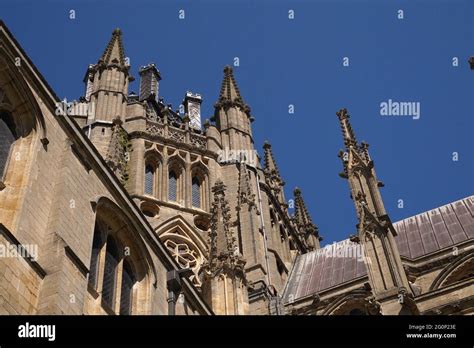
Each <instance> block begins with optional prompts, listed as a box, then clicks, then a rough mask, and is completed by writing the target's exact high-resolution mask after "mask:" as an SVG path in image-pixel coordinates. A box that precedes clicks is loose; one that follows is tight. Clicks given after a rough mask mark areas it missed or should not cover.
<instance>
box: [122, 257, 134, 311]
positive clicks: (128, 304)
mask: <svg viewBox="0 0 474 348" xmlns="http://www.w3.org/2000/svg"><path fill="white" fill-rule="evenodd" d="M133 284H135V279H134V277H133V272H132V268H131V266H130V264H129V262H128V261H125V262H124V264H123V271H122V287H121V291H120V314H121V315H130V314H131V313H132V300H133Z"/></svg>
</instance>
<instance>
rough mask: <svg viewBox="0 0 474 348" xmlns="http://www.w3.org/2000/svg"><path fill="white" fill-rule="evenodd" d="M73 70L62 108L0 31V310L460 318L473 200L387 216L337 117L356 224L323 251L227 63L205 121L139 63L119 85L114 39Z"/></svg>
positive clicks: (473, 298) (118, 36) (118, 45)
mask: <svg viewBox="0 0 474 348" xmlns="http://www.w3.org/2000/svg"><path fill="white" fill-rule="evenodd" d="M99 54H100V52H98V56H99ZM85 63H87V62H85ZM84 67H85V68H86V69H85V70H86V72H85V77H84V96H82V97H80V98H79V99H78V101H74V102H70V103H68V102H67V101H65V100H61V99H60V98H58V97H57V95H56V94H55V92H54V91H53V90H52V89H51V87H50V86H49V85H48V82H47V81H46V80H45V79H44V78H43V76H42V75H41V73H40V72H39V71H38V69H37V68H36V67H35V65H34V64H33V62H32V61H31V60H30V59H29V58H28V56H27V54H26V53H25V51H24V50H23V49H22V48H21V46H20V45H19V43H18V42H17V41H16V40H15V38H14V37H13V35H12V34H11V33H10V32H9V30H8V28H7V27H6V26H5V25H4V24H3V23H1V22H0V314H79V315H81V314H104V315H107V314H108V315H114V314H117V315H129V314H149V315H173V314H177V315H187V314H188V315H191V314H192V315H195V314H201V315H209V314H220V315H234V314H238V315H246V314H262V315H295V314H305V315H307V314H309V315H333V314H336V315H337V314H352V315H354V314H358V315H380V314H382V315H398V314H444V315H447V314H472V313H474V286H473V285H474V278H473V275H474V253H473V250H474V217H473V216H474V196H469V197H466V198H464V199H460V200H458V201H455V202H452V203H449V204H446V205H444V206H441V207H437V208H434V209H433V210H430V211H427V212H424V213H421V214H418V215H416V216H412V217H407V218H406V219H404V220H401V221H397V222H392V221H391V220H390V217H389V215H388V214H387V212H386V211H385V208H384V202H383V199H382V196H381V193H380V188H381V187H382V186H383V184H382V182H381V181H379V180H378V178H377V176H376V171H375V165H374V161H373V160H372V158H371V157H370V153H369V145H368V144H366V143H364V142H359V141H358V140H357V138H356V132H355V131H354V130H353V128H352V126H351V123H350V118H349V117H350V116H349V113H348V111H347V110H346V109H341V110H340V111H339V112H337V118H336V117H334V122H339V123H340V126H341V130H342V143H343V145H344V149H343V150H341V152H340V158H341V174H340V176H341V177H342V178H344V179H345V180H347V182H348V190H349V192H350V195H351V198H352V200H353V201H354V206H355V210H354V213H355V214H356V215H357V217H358V221H359V222H358V224H357V226H356V227H355V228H354V234H353V235H351V236H348V239H347V240H343V241H340V242H338V243H334V244H333V245H328V246H326V247H323V248H322V247H321V246H320V241H321V239H322V237H321V236H320V235H319V231H318V228H317V227H316V225H315V224H314V223H313V221H312V219H311V217H310V215H309V213H308V210H307V208H306V206H305V202H304V200H303V194H302V191H301V190H300V189H298V188H296V189H295V190H294V191H293V194H294V197H293V198H292V203H294V210H292V211H293V212H294V213H292V214H290V212H289V205H288V202H289V200H287V198H286V197H285V194H284V185H285V181H284V179H283V178H282V177H281V175H280V173H279V170H278V166H277V161H276V158H275V155H274V154H273V152H272V147H271V145H270V143H265V144H264V145H263V151H262V154H263V156H262V158H260V157H259V156H258V151H257V147H256V145H255V143H254V138H253V135H252V122H253V121H254V118H253V115H252V113H251V109H250V107H249V106H248V105H247V104H246V103H245V101H244V98H243V97H242V95H244V94H245V93H242V95H241V92H240V91H239V88H238V86H237V82H236V78H235V76H234V72H233V70H232V68H231V67H225V68H224V72H223V79H222V84H221V88H220V92H219V96H218V99H217V102H216V103H215V105H214V106H215V112H214V115H213V116H212V117H210V118H209V119H202V115H201V102H202V97H201V96H200V95H199V94H197V93H192V92H186V93H185V95H184V98H183V102H182V105H181V106H180V107H178V108H175V109H173V108H172V106H171V105H170V104H167V103H166V101H165V100H164V99H163V98H162V97H161V95H160V81H161V74H160V71H159V70H158V69H157V66H155V65H154V64H148V65H146V66H142V67H141V68H140V69H139V71H138V75H139V86H140V87H139V94H138V95H137V94H134V93H132V92H131V91H129V83H130V82H131V81H132V80H133V77H132V73H131V67H130V65H129V64H128V62H127V59H126V57H125V54H124V47H123V44H122V33H121V31H120V30H119V29H116V30H115V31H113V33H112V37H111V39H110V41H109V43H108V44H107V46H106V47H105V50H104V52H103V53H102V55H100V56H99V58H98V60H97V62H96V63H95V64H90V65H88V66H87V65H86V64H85V66H84ZM217 85H218V84H217V83H216V86H217ZM216 92H218V91H217V87H216ZM216 94H217V93H216ZM257 116H258V115H257ZM257 121H258V117H257ZM356 122H357V119H356V118H355V122H354V123H356ZM334 136H338V135H336V134H335V135H334ZM335 180H338V179H337V178H335Z"/></svg>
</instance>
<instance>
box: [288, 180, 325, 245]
mask: <svg viewBox="0 0 474 348" xmlns="http://www.w3.org/2000/svg"><path fill="white" fill-rule="evenodd" d="M293 195H294V198H295V222H296V225H297V226H298V228H299V229H301V230H302V231H304V232H305V233H309V234H315V235H316V237H318V238H319V233H318V228H317V227H316V225H315V224H314V223H313V220H312V219H311V216H310V215H309V212H308V209H307V208H306V204H305V202H304V199H303V195H302V193H301V190H300V189H299V188H298V187H296V188H295V189H294V191H293Z"/></svg>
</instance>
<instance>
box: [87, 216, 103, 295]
mask: <svg viewBox="0 0 474 348" xmlns="http://www.w3.org/2000/svg"><path fill="white" fill-rule="evenodd" d="M102 245H103V240H102V232H101V230H100V228H99V226H98V224H97V223H96V225H95V229H94V240H93V241H92V253H91V265H90V267H89V284H90V285H92V287H93V288H94V289H96V288H97V279H98V276H99V255H100V250H101V249H102Z"/></svg>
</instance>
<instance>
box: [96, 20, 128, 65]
mask: <svg viewBox="0 0 474 348" xmlns="http://www.w3.org/2000/svg"><path fill="white" fill-rule="evenodd" d="M98 64H105V65H111V64H116V65H117V66H120V67H122V68H126V67H127V64H126V62H125V53H124V50H123V43H122V31H121V30H120V29H119V28H117V29H115V30H114V31H113V33H112V38H111V39H110V41H109V43H108V44H107V46H106V47H105V50H104V53H103V54H102V56H101V57H100V58H99V62H98Z"/></svg>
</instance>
